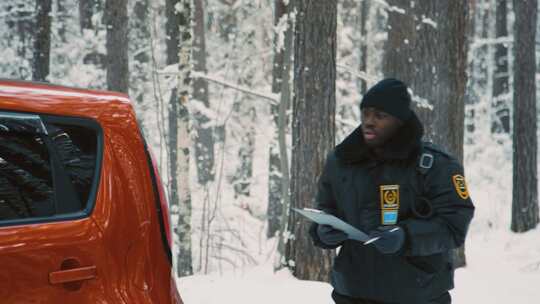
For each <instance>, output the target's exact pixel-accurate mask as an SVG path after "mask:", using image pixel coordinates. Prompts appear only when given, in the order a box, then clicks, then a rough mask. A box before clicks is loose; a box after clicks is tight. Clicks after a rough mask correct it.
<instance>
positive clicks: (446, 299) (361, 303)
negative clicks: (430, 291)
mask: <svg viewBox="0 0 540 304" xmlns="http://www.w3.org/2000/svg"><path fill="white" fill-rule="evenodd" d="M332 299H334V302H336V304H393V303H383V302H378V301H373V300H366V299H360V298H351V297H347V296H344V295H341V294H339V293H337V292H336V291H335V290H334V291H332ZM451 303H452V298H451V297H450V293H448V292H445V293H443V294H442V295H441V296H440V297H438V298H436V299H433V300H431V301H429V304H451ZM395 304H397V303H395Z"/></svg>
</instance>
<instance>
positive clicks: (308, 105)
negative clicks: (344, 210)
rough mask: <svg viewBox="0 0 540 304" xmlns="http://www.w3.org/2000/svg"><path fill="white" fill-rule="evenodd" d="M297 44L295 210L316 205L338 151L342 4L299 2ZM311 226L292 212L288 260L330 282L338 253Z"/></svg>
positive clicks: (302, 272) (308, 275) (302, 274)
mask: <svg viewBox="0 0 540 304" xmlns="http://www.w3.org/2000/svg"><path fill="white" fill-rule="evenodd" d="M296 9H297V11H298V15H297V18H296V27H295V40H294V43H295V46H294V89H295V94H294V101H293V122H292V133H293V134H292V136H293V138H292V141H293V147H292V168H291V175H292V180H291V207H295V208H303V207H313V202H314V199H315V194H316V192H317V191H316V184H317V179H318V177H319V176H320V174H321V173H322V169H323V165H324V161H325V157H326V155H327V153H328V152H329V151H330V150H331V149H332V148H333V147H334V140H335V111H336V95H335V94H336V93H335V91H336V26H337V24H336V23H337V1H335V0H330V1H319V0H299V1H297V3H296ZM308 225H309V223H308V222H307V221H304V220H301V219H300V216H297V215H296V214H294V213H291V214H289V228H288V229H289V231H290V232H291V233H292V237H291V238H289V239H288V242H287V246H286V256H285V258H286V262H287V265H288V266H289V267H291V268H293V273H294V275H295V276H296V277H297V278H300V279H308V280H319V281H326V280H328V274H329V273H330V268H331V264H332V257H333V252H328V251H323V250H321V249H317V248H315V247H314V246H313V244H312V242H311V238H310V237H309V236H308V235H307V231H308Z"/></svg>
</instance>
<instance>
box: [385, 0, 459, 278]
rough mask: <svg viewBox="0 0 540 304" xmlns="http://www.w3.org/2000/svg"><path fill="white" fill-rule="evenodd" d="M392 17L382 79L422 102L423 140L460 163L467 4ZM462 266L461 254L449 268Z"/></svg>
mask: <svg viewBox="0 0 540 304" xmlns="http://www.w3.org/2000/svg"><path fill="white" fill-rule="evenodd" d="M389 3H390V4H391V5H395V6H397V7H400V8H402V9H404V10H405V13H402V12H396V11H392V12H389V17H388V27H389V31H388V43H387V47H386V50H385V51H386V52H385V65H384V74H385V76H387V77H396V78H399V79H401V80H403V81H404V82H406V83H407V84H409V86H410V87H411V88H412V90H413V93H414V95H415V96H419V97H422V98H424V99H427V101H428V102H429V103H430V104H431V105H432V106H433V108H432V109H431V110H428V109H425V108H422V109H418V112H419V114H420V115H419V116H420V118H421V120H422V121H423V122H424V125H425V130H426V137H427V139H428V140H431V141H433V142H434V143H436V144H438V145H440V146H442V147H444V148H445V149H446V150H447V151H449V152H450V153H452V154H453V155H454V156H456V157H457V158H458V159H459V160H460V161H462V160H463V132H464V130H463V125H464V124H463V121H464V99H465V85H466V83H467V77H466V74H465V68H466V64H467V60H466V58H467V45H466V42H467V40H466V24H467V15H466V12H467V9H466V8H467V1H466V0H441V1H431V0H420V1H416V2H415V3H414V5H407V6H405V7H403V4H404V3H403V2H402V1H398V0H393V1H389ZM464 265H465V254H464V249H463V248H461V249H459V250H456V251H455V254H454V266H456V267H459V266H464Z"/></svg>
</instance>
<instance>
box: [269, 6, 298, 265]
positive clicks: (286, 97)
mask: <svg viewBox="0 0 540 304" xmlns="http://www.w3.org/2000/svg"><path fill="white" fill-rule="evenodd" d="M293 7H294V6H293V5H292V4H289V6H288V8H287V11H288V17H287V29H286V31H285V33H284V35H285V37H284V38H283V39H284V41H283V43H284V45H283V49H282V51H281V52H282V53H283V61H282V65H283V66H282V69H281V77H280V84H279V85H280V90H279V91H280V100H279V109H278V115H277V116H278V119H277V141H278V146H279V166H280V169H279V171H280V172H281V178H280V182H281V183H280V190H281V191H280V207H281V210H279V211H278V212H279V240H278V254H279V259H281V258H282V257H284V256H285V242H286V239H285V237H286V235H285V231H287V230H288V229H287V224H288V211H289V207H290V205H291V198H290V193H289V189H290V173H289V172H290V171H289V155H288V152H287V151H288V149H289V148H288V146H289V145H288V142H287V130H288V129H289V122H290V120H289V119H288V115H287V113H288V112H289V110H290V107H291V98H292V92H291V91H292V88H291V69H292V65H293V58H292V56H293V46H294V42H293V30H294V26H295V25H294V21H293V14H294V9H293ZM268 236H269V234H268ZM282 266H283V263H282V262H281V260H277V261H276V263H275V265H274V268H275V269H277V268H281V267H282Z"/></svg>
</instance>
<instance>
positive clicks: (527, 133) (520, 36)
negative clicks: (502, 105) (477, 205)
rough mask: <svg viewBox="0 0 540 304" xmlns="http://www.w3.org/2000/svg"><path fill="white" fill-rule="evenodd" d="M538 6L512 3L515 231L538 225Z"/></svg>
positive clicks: (531, 1)
mask: <svg viewBox="0 0 540 304" xmlns="http://www.w3.org/2000/svg"><path fill="white" fill-rule="evenodd" d="M537 6H538V1H537V0H515V1H514V11H515V15H516V19H515V20H516V21H515V22H516V23H515V34H514V39H515V42H514V43H515V46H514V119H513V122H514V125H513V137H514V154H513V163H514V175H513V176H514V178H513V188H512V189H513V191H512V226H511V229H512V231H514V232H525V231H528V230H531V229H534V228H535V227H536V225H538V222H539V215H538V172H537V165H538V163H537V156H536V153H537V147H538V143H537V142H538V140H537V134H536V131H537V129H536V128H537V121H536V120H537V112H536V75H535V73H536V52H535V50H536V46H535V36H536V20H537Z"/></svg>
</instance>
